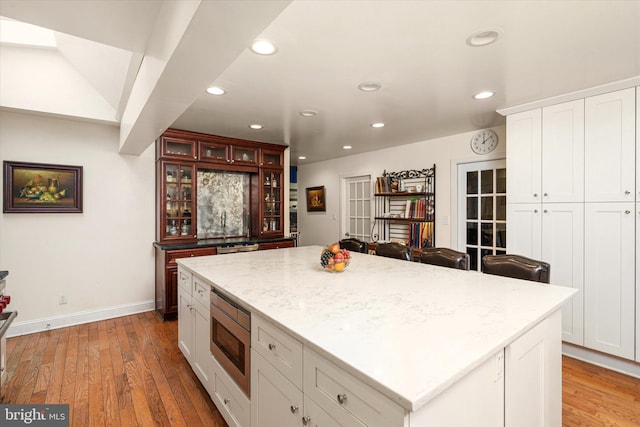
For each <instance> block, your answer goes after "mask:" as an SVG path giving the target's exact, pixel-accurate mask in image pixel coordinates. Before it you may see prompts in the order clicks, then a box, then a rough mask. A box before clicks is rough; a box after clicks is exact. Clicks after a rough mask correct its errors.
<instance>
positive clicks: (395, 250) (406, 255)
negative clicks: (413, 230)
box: [376, 242, 411, 261]
mask: <svg viewBox="0 0 640 427" xmlns="http://www.w3.org/2000/svg"><path fill="white" fill-rule="evenodd" d="M376 255H379V256H383V257H387V258H395V259H401V260H404V261H411V248H410V247H408V246H405V245H403V244H401V243H396V242H391V243H378V246H376Z"/></svg>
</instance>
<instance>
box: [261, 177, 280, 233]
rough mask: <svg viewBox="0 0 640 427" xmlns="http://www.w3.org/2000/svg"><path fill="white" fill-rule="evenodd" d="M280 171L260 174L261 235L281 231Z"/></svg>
mask: <svg viewBox="0 0 640 427" xmlns="http://www.w3.org/2000/svg"><path fill="white" fill-rule="evenodd" d="M281 201H282V171H280V170H277V171H276V170H273V171H269V170H263V173H262V222H261V228H262V233H279V232H281V231H282V213H281V209H282V203H281Z"/></svg>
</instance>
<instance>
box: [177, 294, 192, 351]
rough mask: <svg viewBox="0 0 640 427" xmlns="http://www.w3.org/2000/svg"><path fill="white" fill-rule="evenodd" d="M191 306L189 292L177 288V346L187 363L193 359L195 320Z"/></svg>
mask: <svg viewBox="0 0 640 427" xmlns="http://www.w3.org/2000/svg"><path fill="white" fill-rule="evenodd" d="M191 307H192V301H191V292H190V291H189V290H185V289H183V288H182V287H180V288H178V347H179V348H180V351H181V352H182V354H183V355H184V357H185V358H186V359H187V360H188V361H189V363H191V360H192V359H193V343H194V336H193V330H194V322H195V318H194V316H193V314H192V312H191Z"/></svg>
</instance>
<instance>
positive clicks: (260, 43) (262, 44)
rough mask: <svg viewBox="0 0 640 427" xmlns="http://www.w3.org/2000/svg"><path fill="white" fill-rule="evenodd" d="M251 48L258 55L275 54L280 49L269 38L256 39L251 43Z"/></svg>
mask: <svg viewBox="0 0 640 427" xmlns="http://www.w3.org/2000/svg"><path fill="white" fill-rule="evenodd" d="M251 50H252V51H254V52H255V53H257V54H258V55H273V54H274V53H276V52H277V51H278V48H277V47H276V45H274V44H273V43H271V42H270V41H267V40H256V41H255V42H253V44H252V45H251Z"/></svg>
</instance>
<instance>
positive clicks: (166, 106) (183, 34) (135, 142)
mask: <svg viewBox="0 0 640 427" xmlns="http://www.w3.org/2000/svg"><path fill="white" fill-rule="evenodd" d="M289 3H290V1H240V2H239V1H190V2H167V3H165V4H164V5H163V7H162V10H161V11H160V13H159V15H158V20H157V21H156V24H155V27H154V30H153V32H152V36H151V39H150V40H149V45H148V49H147V52H146V53H145V57H144V59H143V61H142V64H141V66H140V70H139V72H138V75H137V77H136V80H135V82H134V84H133V88H132V91H131V95H130V96H129V100H128V102H127V106H126V107H125V109H124V112H123V115H122V120H121V124H120V153H122V154H134V155H140V154H142V152H144V151H145V150H146V149H147V148H148V147H149V146H150V145H151V144H153V142H154V141H155V139H156V138H157V137H158V136H160V134H162V132H164V131H165V130H166V129H167V128H168V127H170V126H171V125H172V124H173V122H174V121H175V120H176V119H177V118H178V117H180V116H181V115H182V113H183V112H184V111H186V110H187V108H189V107H190V106H191V104H192V103H193V102H194V101H195V100H196V99H197V98H198V97H199V96H201V95H202V93H203V91H204V90H205V89H206V88H207V87H208V86H209V85H211V84H212V83H213V82H214V81H215V79H216V78H217V77H218V76H219V75H220V74H222V72H223V71H224V70H225V69H226V68H227V67H228V66H229V65H230V64H231V63H232V62H233V61H234V60H235V59H236V58H237V57H238V56H239V55H240V54H241V53H242V52H243V51H244V49H246V48H247V46H249V44H250V43H251V42H252V41H253V40H254V39H255V38H256V37H257V36H258V35H259V34H260V33H261V32H262V31H263V30H264V29H265V28H266V27H267V26H268V25H269V24H270V23H271V22H272V21H273V20H274V19H275V18H276V17H277V16H278V15H279V14H280V13H281V12H282V11H283V10H284V9H285V8H286V7H287V5H288V4H289Z"/></svg>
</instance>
